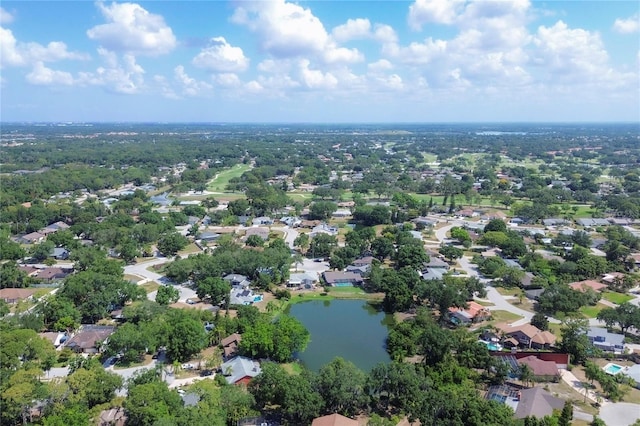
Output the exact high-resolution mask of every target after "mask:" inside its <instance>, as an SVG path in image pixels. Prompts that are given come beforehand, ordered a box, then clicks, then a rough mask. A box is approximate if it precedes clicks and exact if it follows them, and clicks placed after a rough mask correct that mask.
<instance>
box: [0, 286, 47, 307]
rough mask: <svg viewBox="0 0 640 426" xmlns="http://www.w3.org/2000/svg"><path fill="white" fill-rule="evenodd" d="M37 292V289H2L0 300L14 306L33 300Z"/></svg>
mask: <svg viewBox="0 0 640 426" xmlns="http://www.w3.org/2000/svg"><path fill="white" fill-rule="evenodd" d="M36 291H38V289H36V288H3V289H0V299H2V300H4V301H5V302H6V303H8V304H9V305H13V304H15V303H18V302H19V301H21V300H25V299H31V298H32V297H33V294H34V293H35V292H36Z"/></svg>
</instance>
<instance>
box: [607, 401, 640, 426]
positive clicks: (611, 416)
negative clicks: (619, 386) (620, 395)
mask: <svg viewBox="0 0 640 426" xmlns="http://www.w3.org/2000/svg"><path fill="white" fill-rule="evenodd" d="M599 417H600V418H601V419H602V420H604V422H605V423H606V424H607V426H630V425H632V424H633V423H634V422H635V421H636V420H638V419H640V405H638V404H631V403H629V402H616V403H609V404H606V405H604V406H603V407H602V408H600V415H599Z"/></svg>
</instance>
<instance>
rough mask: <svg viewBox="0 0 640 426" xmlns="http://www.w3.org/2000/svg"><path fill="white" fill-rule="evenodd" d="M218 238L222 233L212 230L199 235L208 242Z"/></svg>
mask: <svg viewBox="0 0 640 426" xmlns="http://www.w3.org/2000/svg"><path fill="white" fill-rule="evenodd" d="M218 238H220V234H218V233H217V232H212V231H204V232H201V233H200V235H199V239H200V240H201V241H206V242H212V241H216V240H217V239H218Z"/></svg>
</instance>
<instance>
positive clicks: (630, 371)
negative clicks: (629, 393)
mask: <svg viewBox="0 0 640 426" xmlns="http://www.w3.org/2000/svg"><path fill="white" fill-rule="evenodd" d="M624 375H625V376H627V377H630V378H631V379H632V380H633V381H634V382H635V385H636V388H638V389H640V364H634V365H632V366H631V367H628V368H627V369H626V371H625V372H624Z"/></svg>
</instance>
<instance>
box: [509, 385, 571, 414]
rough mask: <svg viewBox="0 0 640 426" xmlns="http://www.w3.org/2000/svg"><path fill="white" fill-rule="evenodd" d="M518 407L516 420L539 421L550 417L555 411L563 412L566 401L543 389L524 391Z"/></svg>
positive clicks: (521, 392)
mask: <svg viewBox="0 0 640 426" xmlns="http://www.w3.org/2000/svg"><path fill="white" fill-rule="evenodd" d="M519 399H520V401H519V402H518V406H517V408H516V409H515V418H516V419H524V418H525V417H537V418H539V419H541V418H543V417H545V416H550V415H552V414H553V410H562V407H564V400H563V399H560V398H557V397H555V396H553V395H552V394H550V393H549V392H548V391H546V390H544V389H543V388H542V387H533V388H531V389H522V390H521V391H520V393H519Z"/></svg>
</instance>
